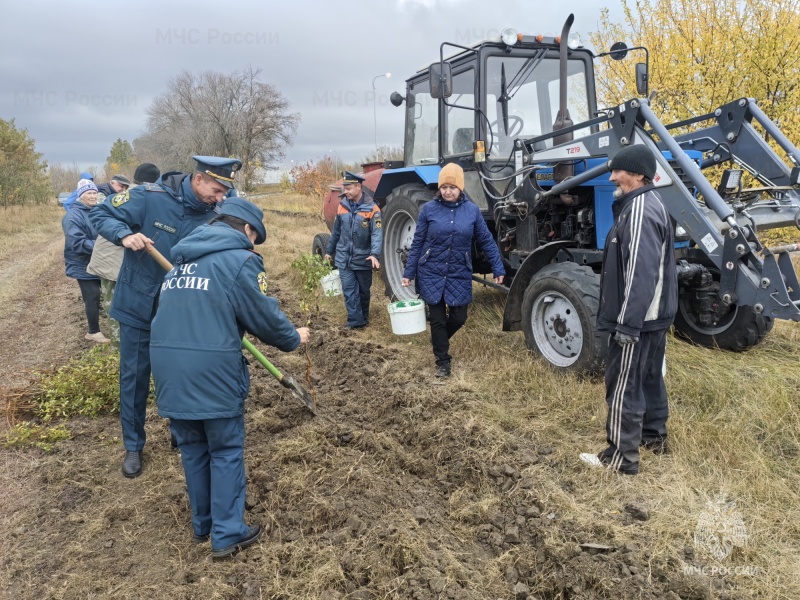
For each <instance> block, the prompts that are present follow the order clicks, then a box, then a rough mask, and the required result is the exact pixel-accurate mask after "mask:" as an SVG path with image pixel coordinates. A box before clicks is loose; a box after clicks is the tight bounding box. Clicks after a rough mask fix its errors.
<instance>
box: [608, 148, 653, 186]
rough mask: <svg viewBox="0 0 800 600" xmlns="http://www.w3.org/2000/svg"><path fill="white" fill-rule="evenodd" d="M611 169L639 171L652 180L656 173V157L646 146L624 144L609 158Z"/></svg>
mask: <svg viewBox="0 0 800 600" xmlns="http://www.w3.org/2000/svg"><path fill="white" fill-rule="evenodd" d="M610 166H611V170H612V171H613V170H614V169H618V170H620V171H628V172H629V173H639V174H640V175H644V176H645V177H647V178H648V179H650V180H652V179H653V177H655V174H656V157H655V156H653V153H652V152H650V150H648V149H647V147H646V146H642V145H635V146H625V147H624V148H623V149H622V150H620V151H619V152H617V154H616V156H614V158H612V159H611V165H610Z"/></svg>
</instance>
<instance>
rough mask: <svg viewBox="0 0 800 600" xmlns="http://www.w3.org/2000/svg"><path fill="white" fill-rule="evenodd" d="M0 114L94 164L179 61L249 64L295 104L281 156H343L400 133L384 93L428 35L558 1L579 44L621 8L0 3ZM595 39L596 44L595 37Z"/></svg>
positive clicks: (530, 18) (47, 147)
mask: <svg viewBox="0 0 800 600" xmlns="http://www.w3.org/2000/svg"><path fill="white" fill-rule="evenodd" d="M3 4H4V6H3V9H2V15H3V16H2V22H0V33H1V34H2V35H0V86H2V87H1V89H2V92H0V117H2V118H3V119H12V118H13V119H15V120H16V124H17V127H19V128H26V129H28V131H29V133H30V135H31V136H32V137H33V138H34V139H35V140H36V146H37V149H38V150H39V151H40V152H42V153H43V154H44V156H45V158H46V159H47V160H48V161H49V162H51V163H55V162H61V163H67V164H72V163H77V164H78V165H79V166H80V167H81V168H86V167H88V166H90V165H101V164H103V163H104V162H105V160H106V157H107V156H108V153H109V150H110V148H111V145H112V144H113V142H114V141H115V140H116V139H117V138H123V139H127V140H128V141H133V139H134V138H136V137H137V136H138V135H139V134H140V133H141V132H142V131H143V129H144V126H145V119H146V114H145V111H146V109H147V107H148V106H149V105H150V103H151V101H152V100H153V98H154V97H156V96H158V95H159V94H161V93H163V92H164V91H165V89H166V85H167V82H168V81H169V80H170V79H172V78H173V77H175V76H176V75H177V74H178V73H180V72H181V71H182V70H189V71H191V72H194V73H199V72H201V71H203V70H207V69H210V70H214V71H220V72H231V71H237V70H242V69H244V68H246V67H247V66H248V65H252V66H254V67H256V68H259V69H261V71H262V73H261V78H262V80H263V81H266V82H269V83H272V84H274V85H275V86H276V87H277V88H278V89H279V90H281V91H282V93H283V94H284V96H285V97H286V98H287V100H288V101H289V103H290V110H291V111H292V112H297V113H300V115H301V118H302V122H301V124H300V127H299V129H298V132H297V136H296V137H295V140H294V144H293V145H292V147H290V148H289V150H288V153H287V158H286V161H285V163H286V164H287V165H288V164H290V163H289V161H290V160H294V161H295V162H302V161H305V160H316V159H318V158H320V157H321V156H323V155H325V154H330V153H334V155H336V156H338V158H340V159H341V160H342V161H345V162H354V161H356V160H360V159H361V158H363V157H364V156H366V155H367V154H368V153H369V152H370V151H372V150H373V149H374V146H375V129H374V118H373V104H372V80H373V77H374V76H376V75H379V74H382V73H386V72H390V73H391V75H392V76H391V78H390V79H387V78H386V77H380V78H378V79H377V80H375V87H376V90H377V95H376V99H377V105H376V107H375V108H376V110H377V138H378V144H400V143H401V142H402V132H403V116H404V113H403V109H402V108H395V107H393V106H392V105H391V104H390V103H389V100H388V98H389V94H391V92H393V91H399V92H401V93H402V92H403V91H404V89H405V80H406V79H407V78H409V77H410V76H411V75H412V74H413V73H415V72H416V71H417V70H418V69H420V68H422V67H425V66H427V65H428V64H430V63H431V62H433V61H434V60H435V59H436V58H438V53H439V44H440V43H441V42H442V41H450V42H455V43H459V44H462V45H471V44H473V43H475V42H477V41H479V40H481V39H483V38H486V37H490V36H492V35H497V34H498V33H499V31H500V30H501V29H503V28H505V27H513V28H515V29H517V30H518V31H522V32H524V33H526V34H536V33H543V34H545V35H557V34H558V33H559V32H560V30H561V26H562V25H563V23H564V20H565V19H566V18H567V16H568V15H569V13H570V12H572V13H574V14H575V23H574V25H573V27H572V30H573V31H577V32H579V33H581V36H582V38H583V40H584V43H586V44H588V33H589V32H591V31H595V30H597V28H598V24H599V21H600V12H601V10H602V9H603V8H608V9H609V11H610V14H611V19H612V20H613V21H616V22H621V21H622V16H623V15H622V10H621V1H620V0H564V1H562V2H552V1H544V0H527V1H516V0H494V1H491V2H490V1H488V0H385V1H384V2H355V1H340V2H322V1H317V2H307V1H304V0H294V1H290V2H285V1H283V2H275V1H270V0H266V1H262V2H250V1H240V2H230V3H228V2H210V1H208V0H193V1H192V2H186V1H183V0H181V1H173V2H163V1H160V2H156V1H155V0H137V1H136V2H124V3H123V2H115V1H113V0H110V1H105V2H99V1H89V0H73V1H72V2H56V1H55V0H52V1H49V2H43V1H41V0H16V1H11V0H9V1H7V2H4V3H3ZM595 51H601V49H595Z"/></svg>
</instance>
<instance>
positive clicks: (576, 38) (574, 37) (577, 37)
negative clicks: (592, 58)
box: [567, 31, 583, 50]
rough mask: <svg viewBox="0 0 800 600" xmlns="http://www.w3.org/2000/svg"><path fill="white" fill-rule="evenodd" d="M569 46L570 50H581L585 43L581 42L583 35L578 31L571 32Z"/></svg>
mask: <svg viewBox="0 0 800 600" xmlns="http://www.w3.org/2000/svg"><path fill="white" fill-rule="evenodd" d="M567 46H568V47H569V48H570V50H575V49H576V48H581V47H582V46H583V41H581V34H580V33H578V32H577V31H570V32H569V37H567Z"/></svg>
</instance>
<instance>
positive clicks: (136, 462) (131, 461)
mask: <svg viewBox="0 0 800 600" xmlns="http://www.w3.org/2000/svg"><path fill="white" fill-rule="evenodd" d="M122 474H123V475H125V477H127V478H128V479H133V478H134V477H138V476H139V475H141V474H142V451H141V450H126V451H125V459H124V460H123V461H122Z"/></svg>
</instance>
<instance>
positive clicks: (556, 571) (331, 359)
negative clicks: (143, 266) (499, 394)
mask: <svg viewBox="0 0 800 600" xmlns="http://www.w3.org/2000/svg"><path fill="white" fill-rule="evenodd" d="M270 293H271V294H273V295H276V296H277V297H278V298H280V299H281V303H282V306H283V307H284V308H285V309H286V308H287V307H292V306H297V304H298V303H297V301H296V298H295V297H294V296H293V293H292V291H291V288H290V285H289V283H288V282H285V281H277V282H274V283H272V282H271V287H270ZM287 313H288V314H289V315H290V317H291V318H292V319H293V320H294V321H295V322H301V315H300V314H299V313H298V312H293V311H292V310H291V308H289V309H288V310H287ZM53 315H58V318H57V319H55V318H54V317H53ZM313 331H314V333H313V338H312V341H311V343H310V344H309V348H308V356H309V357H310V360H311V363H312V364H313V367H312V369H311V377H312V378H311V382H312V383H313V384H314V387H315V391H316V394H317V398H318V401H319V409H320V415H319V416H318V417H314V416H313V415H311V414H310V413H309V412H308V411H306V410H305V409H304V408H303V407H302V406H301V405H300V403H299V402H298V401H297V400H296V399H294V398H293V397H292V396H291V395H290V393H289V392H288V391H286V390H284V389H283V388H282V387H280V386H279V385H277V383H276V382H275V380H274V379H272V378H271V377H270V376H269V375H268V374H267V373H266V371H264V370H263V369H261V368H260V367H259V366H258V365H256V364H254V365H253V366H252V367H251V373H252V376H253V379H252V392H251V395H250V399H249V401H248V412H247V414H246V427H247V438H246V439H247V442H246V444H247V446H246V464H247V470H248V488H247V515H246V518H247V519H248V520H249V521H250V522H259V523H261V524H262V525H263V526H264V528H265V530H266V534H265V535H264V536H263V538H262V540H261V542H260V543H258V544H256V545H254V546H252V547H250V548H248V549H247V550H245V551H243V552H241V553H239V554H238V555H236V556H235V557H234V558H233V559H232V560H229V561H222V562H211V561H210V559H209V553H210V548H209V546H208V544H196V543H194V542H193V540H192V531H191V525H190V511H189V505H188V502H187V497H186V493H185V485H184V478H183V471H182V467H181V463H180V456H179V454H178V453H177V452H175V451H172V450H171V449H170V447H169V434H168V429H167V424H166V422H165V421H164V420H162V419H160V418H159V417H158V416H157V415H156V413H155V410H154V408H153V407H151V409H150V410H149V413H148V420H147V433H148V437H149V441H148V444H147V447H146V449H145V471H144V473H143V475H142V476H141V477H139V478H137V479H135V480H126V479H124V478H123V477H122V475H121V473H120V464H121V459H122V444H121V441H120V427H119V423H118V420H117V417H116V416H115V415H107V416H103V417H101V418H98V419H94V420H89V419H72V420H70V421H69V422H68V427H69V428H70V429H71V430H72V432H73V438H72V439H71V440H68V441H65V442H61V443H59V444H57V445H56V447H55V450H54V451H53V452H52V453H49V454H46V453H43V452H41V451H39V450H25V451H22V450H15V449H4V450H2V451H1V452H2V454H0V456H2V463H0V464H2V467H1V468H0V504H2V506H3V510H2V529H3V532H4V534H3V535H2V536H0V564H2V571H0V585H1V586H2V589H3V590H4V591H3V593H2V596H3V597H5V598H19V599H23V598H30V599H40V598H186V599H188V598H246V599H257V598H285V599H290V598H291V599H294V598H322V599H326V600H334V599H344V598H351V599H362V600H366V599H372V598H376V599H377V598H404V599H405V598H410V599H416V600H424V599H433V598H451V599H454V600H483V599H488V598H492V599H495V598H514V599H519V600H524V599H526V598H538V599H545V598H570V599H575V598H642V599H653V600H655V599H663V598H668V599H677V598H706V597H711V596H712V590H711V589H709V588H708V585H709V582H708V580H707V579H703V578H699V577H698V578H691V577H683V576H678V575H676V571H677V569H676V567H675V565H674V564H671V563H670V562H669V561H663V560H654V559H653V557H651V556H650V553H649V551H648V544H647V539H646V538H643V539H642V540H641V542H640V543H630V542H626V543H624V544H622V543H619V544H618V543H616V542H615V541H614V540H613V539H610V538H611V537H612V534H611V533H610V529H609V527H608V526H607V524H606V523H599V524H598V525H597V527H596V528H595V529H593V530H587V529H586V528H585V527H580V526H578V525H577V524H576V523H574V522H571V521H570V520H569V519H564V518H562V516H561V514H560V513H559V512H558V509H557V507H555V506H554V505H553V503H552V502H551V500H550V499H549V498H548V497H547V496H545V495H543V494H542V493H541V492H540V490H541V489H543V488H542V487H541V486H540V485H539V483H540V482H541V480H542V479H543V478H553V479H559V478H561V477H562V471H563V465H562V464H559V461H558V460H557V459H555V458H553V456H552V452H553V450H552V448H551V447H549V446H547V445H537V443H536V442H535V441H533V440H529V439H522V438H519V437H514V436H513V435H511V434H509V435H508V436H507V437H504V438H502V439H496V438H495V439H493V438H492V436H490V435H488V434H487V431H488V430H487V429H486V428H484V427H483V426H482V424H481V423H479V422H475V420H474V419H472V418H471V417H470V415H469V411H468V408H467V407H466V404H467V403H468V401H469V395H470V390H469V389H467V388H466V387H462V386H459V385H458V383H457V382H451V383H449V384H447V385H444V386H437V385H432V378H431V373H429V372H427V371H424V372H423V371H422V370H421V369H420V368H418V367H417V365H416V364H415V363H413V361H411V363H410V362H409V358H408V356H407V355H406V354H405V353H404V352H403V351H401V348H402V347H403V346H401V342H398V341H396V340H394V339H390V338H391V337H392V336H389V335H387V332H385V331H375V325H373V326H372V328H371V329H367V330H365V331H359V332H350V331H347V330H343V329H342V328H341V323H340V322H339V320H338V319H334V318H333V317H331V316H329V315H327V314H326V313H323V314H322V315H320V316H319V317H318V318H317V319H316V320H315V322H314V330H313ZM83 333H84V318H83V308H82V304H81V302H80V294H79V291H78V286H77V285H75V283H74V282H73V281H72V280H68V279H66V278H65V277H64V276H63V274H62V272H61V266H60V265H59V264H54V265H53V268H52V270H51V271H50V272H49V274H48V286H46V287H45V286H42V287H41V288H31V289H29V290H23V291H21V293H20V296H19V298H18V301H17V303H16V304H15V307H14V309H13V310H11V311H10V312H7V313H6V316H5V317H3V318H2V320H0V335H2V338H3V340H4V342H3V346H2V366H1V367H0V381H2V382H3V384H2V385H3V386H4V389H5V390H6V391H8V390H10V389H12V388H13V389H18V388H19V387H20V386H23V387H24V385H25V382H26V375H25V373H26V372H27V371H28V370H31V369H34V368H44V367H47V366H48V365H50V364H53V363H63V362H65V361H66V359H67V358H68V357H69V356H71V355H73V354H75V353H76V352H80V351H83V350H85V349H86V348H88V347H89V343H88V342H84V341H83ZM262 350H263V351H265V352H266V353H267V355H268V356H270V358H273V359H274V362H275V363H276V365H277V366H278V367H279V368H282V369H284V370H285V371H286V372H289V373H292V374H294V375H295V377H296V378H297V379H298V380H299V381H304V380H305V373H306V365H307V362H306V360H307V359H306V356H305V353H304V352H303V351H302V350H298V351H296V352H295V353H292V354H281V353H276V352H270V351H269V350H267V349H264V348H262ZM426 352H429V350H426ZM424 360H425V361H428V362H430V361H429V359H428V358H427V355H426V357H425V358H424ZM425 364H427V363H425ZM568 485H569V482H567V481H564V486H565V487H568ZM643 516H644V517H646V515H642V514H639V515H638V518H642V517H643ZM616 518H618V520H620V521H622V520H624V521H625V522H626V523H627V524H628V525H629V527H631V528H636V527H637V526H638V525H637V523H639V521H637V520H636V518H632V517H631V515H630V514H628V513H625V514H622V515H619V516H618V517H616ZM633 537H635V536H633ZM713 595H714V596H717V597H738V596H735V595H734V594H733V593H731V595H730V596H728V595H727V592H726V591H725V590H724V589H717V590H713Z"/></svg>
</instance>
